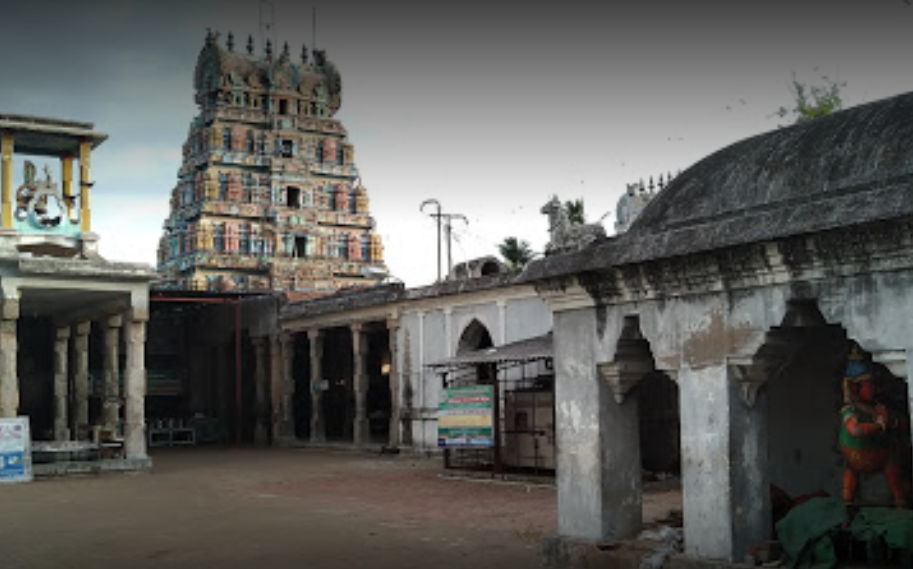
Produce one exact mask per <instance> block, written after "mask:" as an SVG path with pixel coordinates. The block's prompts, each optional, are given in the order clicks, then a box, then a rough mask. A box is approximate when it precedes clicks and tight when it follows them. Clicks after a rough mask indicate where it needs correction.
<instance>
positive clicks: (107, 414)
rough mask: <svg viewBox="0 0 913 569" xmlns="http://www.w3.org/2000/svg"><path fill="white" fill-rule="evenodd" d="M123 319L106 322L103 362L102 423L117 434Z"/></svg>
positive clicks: (113, 317)
mask: <svg viewBox="0 0 913 569" xmlns="http://www.w3.org/2000/svg"><path fill="white" fill-rule="evenodd" d="M122 324H123V318H121V317H120V316H111V317H109V318H107V319H106V320H105V322H104V339H105V345H104V358H103V360H102V380H103V382H104V403H103V404H102V412H101V417H102V419H101V421H102V425H104V427H105V428H106V429H110V430H112V431H114V432H115V433H117V426H118V422H120V399H121V394H120V369H119V368H120V356H119V353H118V352H119V347H120V345H119V344H120V328H121V325H122Z"/></svg>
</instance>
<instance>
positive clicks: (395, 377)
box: [387, 318, 401, 448]
mask: <svg viewBox="0 0 913 569" xmlns="http://www.w3.org/2000/svg"><path fill="white" fill-rule="evenodd" d="M398 332H399V320H396V319H393V318H391V319H389V320H387V335H388V338H387V345H388V347H389V351H390V371H389V376H388V377H389V379H388V381H389V384H390V434H389V437H388V441H387V445H388V446H389V447H391V448H397V447H398V446H399V445H400V442H401V441H400V421H401V417H400V393H399V384H400V381H399V365H397V359H398V356H399V342H398V340H397V333H398Z"/></svg>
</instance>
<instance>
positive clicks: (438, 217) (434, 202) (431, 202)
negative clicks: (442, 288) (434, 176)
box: [419, 199, 441, 281]
mask: <svg viewBox="0 0 913 569" xmlns="http://www.w3.org/2000/svg"><path fill="white" fill-rule="evenodd" d="M426 205H433V206H435V207H436V208H437V210H436V213H432V214H429V215H430V216H431V217H434V218H436V220H437V280H438V281H440V280H441V202H439V201H437V200H435V199H431V200H425V201H423V202H422V205H421V206H420V207H419V211H421V212H422V213H424V212H425V206H426Z"/></svg>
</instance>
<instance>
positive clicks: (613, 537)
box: [554, 308, 642, 542]
mask: <svg viewBox="0 0 913 569" xmlns="http://www.w3.org/2000/svg"><path fill="white" fill-rule="evenodd" d="M596 320H597V318H596V312H595V310H594V309H593V308H583V309H577V310H569V311H562V312H556V313H555V335H554V338H555V358H554V361H555V423H556V424H555V427H556V435H557V447H558V448H559V449H560V451H559V452H560V455H559V456H560V458H559V460H558V465H557V484H558V533H559V534H560V535H561V536H563V537H570V538H574V539H582V540H586V541H594V542H616V541H618V540H621V539H625V538H628V537H630V536H632V535H634V534H635V533H636V532H638V531H640V525H641V518H642V513H641V508H642V506H641V496H640V484H641V466H640V436H639V435H640V432H639V427H638V407H637V398H636V397H627V399H625V400H624V401H623V402H622V403H618V402H617V401H616V400H615V398H614V397H613V396H612V392H611V389H610V388H609V386H608V385H607V383H606V382H605V381H604V380H603V379H602V378H600V377H599V374H598V373H597V366H596V362H597V353H596V350H595V346H594V344H595V340H594V339H593V338H595V337H597V333H596Z"/></svg>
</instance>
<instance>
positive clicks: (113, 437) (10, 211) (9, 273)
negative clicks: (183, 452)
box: [0, 114, 156, 474]
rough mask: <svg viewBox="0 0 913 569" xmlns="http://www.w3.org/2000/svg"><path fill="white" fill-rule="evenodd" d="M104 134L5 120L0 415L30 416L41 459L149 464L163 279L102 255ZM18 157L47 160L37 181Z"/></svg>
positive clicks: (28, 119) (69, 125)
mask: <svg viewBox="0 0 913 569" xmlns="http://www.w3.org/2000/svg"><path fill="white" fill-rule="evenodd" d="M106 139H107V135H106V134H103V133H100V132H97V131H95V130H94V125H92V124H90V123H83V122H73V121H65V120H57V119H48V118H38V117H32V116H18V115H8V114H0V140H2V162H0V182H2V186H0V187H2V195H0V197H2V200H0V201H2V209H0V417H15V416H28V417H29V420H30V427H31V432H32V434H33V439H34V440H35V441H36V443H35V444H36V445H37V446H35V447H33V450H36V451H37V453H44V454H46V455H52V456H53V455H54V454H55V453H57V454H60V453H64V454H66V455H67V458H73V456H74V455H77V454H79V455H80V457H82V458H86V457H87V456H88V455H89V454H93V458H97V457H98V456H99V455H100V454H102V453H101V450H102V448H103V447H102V443H105V442H106V443H107V444H108V446H107V447H106V448H108V449H109V450H110V453H109V454H110V455H111V456H116V457H117V460H115V461H113V462H111V461H108V462H111V463H110V464H109V465H108V466H109V467H111V468H118V469H122V468H144V467H148V466H149V464H150V462H149V459H148V457H147V455H146V440H145V411H144V397H145V388H146V374H145V363H144V360H145V357H144V347H145V341H146V339H145V330H146V321H147V319H148V302H149V282H150V281H151V280H152V279H153V278H155V277H156V274H155V272H154V271H152V269H151V268H150V267H149V266H147V265H142V264H131V263H115V262H110V261H106V260H105V259H103V258H102V257H101V256H100V255H99V252H98V236H97V235H96V234H95V233H93V232H92V212H91V201H90V194H91V190H92V186H93V182H92V177H91V154H92V150H93V149H95V148H97V147H98V145H100V144H101V143H102V142H104V141H105V140H106ZM16 155H24V156H26V157H28V158H33V157H37V158H40V159H43V160H48V159H50V162H49V163H48V164H45V165H44V167H43V173H42V174H39V168H38V167H37V166H36V165H35V164H34V163H33V162H31V161H30V160H25V161H23V162H22V178H21V181H20V180H16V176H15V172H14V170H15V165H14V162H15V161H19V160H18V158H16ZM54 161H57V162H58V163H59V175H55V174H56V172H55V170H57V169H56V168H54V167H52V166H53V165H54ZM77 165H78V170H76V167H77ZM74 172H78V175H77V176H76V177H75V178H74ZM14 180H16V182H14ZM121 346H124V348H125V350H124V351H125V353H124V355H123V357H122V356H121V353H120V349H121ZM90 362H92V363H96V362H97V364H98V367H99V368H100V370H98V373H90ZM103 439H104V440H103ZM96 451H97V452H96ZM38 466H39V465H36V473H37V474H40V473H41V470H42V469H41V468H38ZM61 468H64V467H61V466H60V465H59V464H58V465H56V466H55V465H51V466H49V467H48V469H51V470H55V471H59V470H60V469H61ZM64 469H66V468H64Z"/></svg>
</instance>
